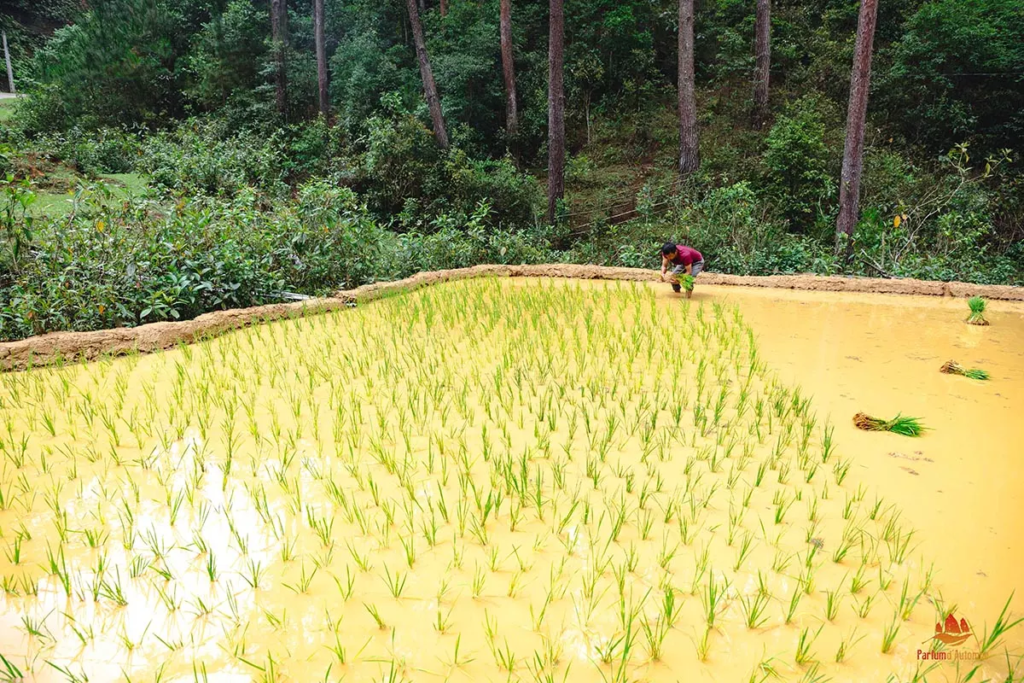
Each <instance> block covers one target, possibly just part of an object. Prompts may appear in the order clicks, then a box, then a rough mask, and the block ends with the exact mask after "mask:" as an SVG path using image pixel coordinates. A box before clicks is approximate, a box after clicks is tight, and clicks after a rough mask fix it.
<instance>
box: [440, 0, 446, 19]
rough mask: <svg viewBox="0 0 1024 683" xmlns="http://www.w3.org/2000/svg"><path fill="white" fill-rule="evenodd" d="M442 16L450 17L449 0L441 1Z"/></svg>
mask: <svg viewBox="0 0 1024 683" xmlns="http://www.w3.org/2000/svg"><path fill="white" fill-rule="evenodd" d="M441 16H442V17H446V16H448V0H441Z"/></svg>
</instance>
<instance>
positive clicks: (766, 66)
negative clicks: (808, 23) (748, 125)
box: [753, 0, 772, 129]
mask: <svg viewBox="0 0 1024 683" xmlns="http://www.w3.org/2000/svg"><path fill="white" fill-rule="evenodd" d="M771 55H772V2H771V0H757V18H756V21H755V26H754V62H755V63H754V121H753V123H754V128H758V129H759V128H761V127H763V126H764V124H765V121H767V120H768V79H769V75H770V73H769V72H770V70H771V61H772V57H771Z"/></svg>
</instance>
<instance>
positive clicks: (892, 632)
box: [882, 612, 902, 655]
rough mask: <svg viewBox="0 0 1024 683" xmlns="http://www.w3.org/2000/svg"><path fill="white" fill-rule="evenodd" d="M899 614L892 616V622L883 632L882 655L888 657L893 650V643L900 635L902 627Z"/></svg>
mask: <svg viewBox="0 0 1024 683" xmlns="http://www.w3.org/2000/svg"><path fill="white" fill-rule="evenodd" d="M899 616H900V615H899V613H898V612H897V613H895V614H893V615H892V621H891V622H890V623H889V624H888V625H887V626H886V627H885V630H884V631H883V632H882V654H883V655H887V654H889V652H890V651H891V650H892V646H893V643H894V642H895V641H896V636H897V634H899V631H900V626H901V625H902V624H901V622H900V619H899Z"/></svg>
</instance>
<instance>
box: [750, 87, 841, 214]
mask: <svg viewBox="0 0 1024 683" xmlns="http://www.w3.org/2000/svg"><path fill="white" fill-rule="evenodd" d="M766 142H767V149H766V151H765V154H764V166H765V186H766V190H767V193H768V195H769V196H770V197H771V198H772V200H773V201H774V202H775V203H776V205H777V206H778V207H779V211H780V213H781V214H782V216H784V217H785V218H786V219H787V220H788V221H789V222H790V223H791V224H792V225H793V226H794V227H796V228H797V229H799V230H801V231H803V232H809V230H810V228H812V227H813V226H814V224H815V222H816V219H817V217H818V214H819V212H820V211H821V209H822V208H824V209H825V211H824V213H826V214H827V213H828V210H827V206H823V205H827V203H828V202H829V201H831V200H832V198H833V197H834V196H835V194H836V186H835V183H834V181H833V180H832V176H833V174H832V173H831V172H830V168H829V167H830V157H829V151H828V147H827V146H826V145H825V124H824V123H823V122H822V120H821V116H820V115H819V114H818V112H817V110H816V108H815V100H814V99H813V98H803V99H801V100H798V101H797V102H796V103H794V104H793V105H792V107H790V109H789V111H788V112H787V113H786V114H784V115H782V116H780V117H779V118H778V120H776V122H775V125H774V126H772V129H771V131H770V132H769V133H768V138H767V141H766Z"/></svg>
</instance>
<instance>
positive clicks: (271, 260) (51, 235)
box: [0, 180, 550, 340]
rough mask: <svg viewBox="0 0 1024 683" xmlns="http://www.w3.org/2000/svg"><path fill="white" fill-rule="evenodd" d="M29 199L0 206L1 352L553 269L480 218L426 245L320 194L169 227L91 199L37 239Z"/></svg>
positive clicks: (436, 231)
mask: <svg viewBox="0 0 1024 683" xmlns="http://www.w3.org/2000/svg"><path fill="white" fill-rule="evenodd" d="M30 194H31V193H26V191H25V190H24V189H23V188H21V186H20V185H19V186H11V187H9V188H8V191H7V192H6V195H5V198H4V199H3V202H4V203H3V205H2V206H0V216H6V217H8V218H9V219H10V220H8V221H7V223H6V225H7V229H6V231H5V233H4V235H3V248H2V249H0V253H2V255H3V258H2V259H0V339H3V340H10V339H18V338H22V337H25V336H28V335H32V334H40V333H44V332H50V331H54V330H92V329H103V328H109V327H117V326H133V325H138V324H142V323H147V322H154V321H160V320H179V319H187V318H192V317H195V316H196V315H199V314H201V313H204V312H207V311H211V310H218V309H225V308H237V307H244V306H252V305H258V304H262V303H268V302H272V301H279V300H281V298H282V297H281V293H282V292H285V291H290V292H299V293H303V294H311V295H324V294H328V293H330V292H332V291H334V290H337V289H339V288H350V287H354V286H357V285H361V284H364V283H367V282H374V281H376V280H379V279H387V280H390V279H397V278H401V277H405V276H408V275H410V274H412V273H414V272H416V271H418V270H436V269H439V268H448V267H458V266H465V265H473V264H475V263H480V262H485V261H486V262H504V263H522V262H537V261H544V260H550V256H549V253H548V252H547V251H546V250H545V248H544V245H543V243H542V242H540V241H539V240H537V239H536V237H534V236H531V235H526V234H522V233H514V232H508V231H499V230H495V229H494V228H493V226H492V225H491V222H490V208H489V207H488V206H487V205H486V204H481V205H480V206H479V207H478V209H477V211H476V212H474V214H473V215H472V216H471V217H470V219H469V221H468V224H466V225H462V224H457V223H455V222H453V221H452V220H451V219H450V218H449V217H442V218H440V219H438V223H437V224H435V225H434V226H432V227H433V231H432V232H431V233H430V234H418V233H413V234H407V235H403V236H398V235H396V234H394V233H392V232H390V231H388V230H386V229H384V228H382V227H381V226H379V225H378V224H377V223H376V222H375V221H374V220H373V219H372V218H371V217H370V215H369V214H368V213H367V210H366V207H365V206H364V205H363V204H362V203H361V202H360V201H359V200H358V198H357V197H356V195H355V194H354V193H353V192H352V191H351V190H350V189H347V188H344V187H339V186H337V185H335V184H332V183H330V182H329V181H326V180H317V181H313V182H309V183H307V184H305V185H303V186H302V187H301V188H299V190H298V192H297V197H296V199H295V200H287V201H283V202H279V203H278V205H277V206H275V207H274V209H273V210H266V209H265V202H264V201H263V199H262V198H261V197H260V195H258V194H257V193H256V192H254V191H253V190H251V189H242V190H240V191H238V192H237V193H235V194H234V196H232V197H231V198H230V199H225V198H218V199H212V198H204V197H197V198H196V199H194V200H192V201H181V202H179V203H178V205H177V207H176V208H175V209H174V210H173V211H172V212H171V214H170V215H164V212H165V209H164V208H163V207H161V206H159V205H158V204H154V203H152V201H150V200H145V201H139V200H133V201H128V202H123V203H118V204H117V205H116V206H113V207H111V206H107V205H104V204H102V203H100V202H99V201H96V200H93V199H88V197H89V196H90V193H85V195H83V196H85V197H86V199H85V200H83V201H82V202H80V203H79V205H78V208H77V210H76V212H75V213H74V214H72V215H70V216H61V217H60V218H58V219H55V220H51V221H39V222H37V223H36V225H35V226H32V224H31V218H30V217H29V216H28V215H27V214H26V213H25V212H24V210H23V208H24V205H25V202H27V201H30ZM29 228H32V229H31V230H30V229H29Z"/></svg>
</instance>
